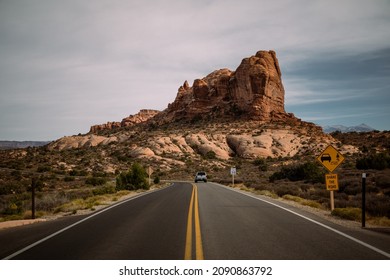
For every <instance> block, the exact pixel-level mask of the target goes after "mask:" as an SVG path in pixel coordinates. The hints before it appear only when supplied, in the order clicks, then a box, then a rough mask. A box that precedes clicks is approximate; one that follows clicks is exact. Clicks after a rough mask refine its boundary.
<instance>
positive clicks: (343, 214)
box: [331, 207, 362, 221]
mask: <svg viewBox="0 0 390 280" xmlns="http://www.w3.org/2000/svg"><path fill="white" fill-rule="evenodd" d="M331 214H332V215H333V216H337V217H340V218H343V219H347V220H352V221H360V220H361V218H362V210H361V209H360V208H352V207H347V208H335V209H334V210H333V211H332V212H331Z"/></svg>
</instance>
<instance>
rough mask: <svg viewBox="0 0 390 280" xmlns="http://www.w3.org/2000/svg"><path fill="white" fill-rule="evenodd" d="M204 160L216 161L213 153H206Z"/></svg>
mask: <svg viewBox="0 0 390 280" xmlns="http://www.w3.org/2000/svg"><path fill="white" fill-rule="evenodd" d="M204 158H205V159H216V158H217V155H216V154H215V152H214V151H208V152H207V153H206V154H205V155H204Z"/></svg>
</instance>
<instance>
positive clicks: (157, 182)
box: [153, 176, 160, 184]
mask: <svg viewBox="0 0 390 280" xmlns="http://www.w3.org/2000/svg"><path fill="white" fill-rule="evenodd" d="M153 183H155V184H159V183H160V177H158V176H156V177H155V178H154V180H153Z"/></svg>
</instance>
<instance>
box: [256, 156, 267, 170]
mask: <svg viewBox="0 0 390 280" xmlns="http://www.w3.org/2000/svg"><path fill="white" fill-rule="evenodd" d="M253 164H254V165H256V166H258V167H259V170H260V171H267V170H268V165H267V161H266V160H265V159H264V158H257V159H255V160H254V161H253Z"/></svg>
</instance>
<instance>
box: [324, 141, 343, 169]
mask: <svg viewBox="0 0 390 280" xmlns="http://www.w3.org/2000/svg"><path fill="white" fill-rule="evenodd" d="M344 159H345V158H344V157H343V155H342V154H340V153H339V152H338V151H337V150H336V149H335V148H334V147H333V146H332V145H329V146H328V147H326V149H325V150H324V151H323V152H322V153H321V154H320V155H319V156H318V157H317V160H318V161H319V162H320V163H321V164H322V165H323V166H324V167H325V168H326V169H328V170H329V172H331V173H332V172H333V171H334V170H335V169H336V168H337V167H338V166H339V165H340V164H341V163H342V162H343V161H344Z"/></svg>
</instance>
